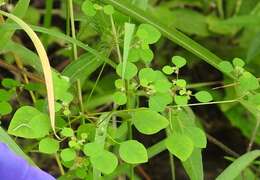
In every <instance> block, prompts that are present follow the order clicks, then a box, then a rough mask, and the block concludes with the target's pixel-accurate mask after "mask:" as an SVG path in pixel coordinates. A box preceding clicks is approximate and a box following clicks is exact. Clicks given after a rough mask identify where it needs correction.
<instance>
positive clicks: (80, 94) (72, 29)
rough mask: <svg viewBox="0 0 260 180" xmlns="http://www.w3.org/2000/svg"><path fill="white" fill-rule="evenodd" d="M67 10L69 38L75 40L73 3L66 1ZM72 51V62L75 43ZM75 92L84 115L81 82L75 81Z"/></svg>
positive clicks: (76, 54)
mask: <svg viewBox="0 0 260 180" xmlns="http://www.w3.org/2000/svg"><path fill="white" fill-rule="evenodd" d="M67 4H68V10H69V17H70V27H71V36H72V38H73V39H75V40H77V38H76V28H75V18H74V11H73V1H72V0H68V3H67ZM72 50H73V58H74V60H77V59H78V49H77V45H76V44H75V43H73V44H72ZM77 91H78V100H79V105H80V110H81V112H82V113H84V105H83V98H82V91H81V82H80V80H77Z"/></svg>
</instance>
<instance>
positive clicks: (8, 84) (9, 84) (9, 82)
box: [2, 78, 21, 89]
mask: <svg viewBox="0 0 260 180" xmlns="http://www.w3.org/2000/svg"><path fill="white" fill-rule="evenodd" d="M2 85H3V87H5V88H9V89H11V88H16V87H18V86H20V85H21V83H20V82H19V81H16V80H14V79H10V78H5V79H3V81H2Z"/></svg>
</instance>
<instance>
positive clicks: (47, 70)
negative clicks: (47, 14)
mask: <svg viewBox="0 0 260 180" xmlns="http://www.w3.org/2000/svg"><path fill="white" fill-rule="evenodd" d="M0 14H2V15H4V16H6V17H8V18H10V19H12V20H13V21H14V22H16V23H17V24H18V25H19V26H21V28H22V29H23V30H24V31H25V32H26V33H27V35H28V36H29V37H30V39H31V40H32V42H33V44H34V46H35V49H36V51H37V53H38V55H39V58H40V60H41V64H42V68H43V74H44V78H45V84H46V88H47V98H48V107H49V116H50V120H51V127H52V130H53V132H54V134H55V136H56V137H57V138H58V139H59V137H58V136H57V134H56V131H55V99H54V89H53V81H52V73H51V66H50V63H49V59H48V56H47V53H46V51H45V49H44V46H43V45H42V42H41V41H40V39H39V38H38V36H37V35H36V33H35V32H34V31H33V30H32V29H31V28H30V26H28V25H27V24H26V23H25V22H24V21H23V20H21V19H20V18H18V17H16V16H14V15H13V14H10V13H7V12H5V11H1V10H0Z"/></svg>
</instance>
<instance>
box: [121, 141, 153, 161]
mask: <svg viewBox="0 0 260 180" xmlns="http://www.w3.org/2000/svg"><path fill="white" fill-rule="evenodd" d="M119 155H120V157H121V158H122V159H123V160H124V161H125V162H127V163H129V164H139V163H145V162H147V161H148V155H147V151H146V149H145V147H144V145H143V144H141V143H139V142H138V141H136V140H128V141H125V142H123V143H121V144H120V148H119Z"/></svg>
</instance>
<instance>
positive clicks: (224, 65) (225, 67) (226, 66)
mask: <svg viewBox="0 0 260 180" xmlns="http://www.w3.org/2000/svg"><path fill="white" fill-rule="evenodd" d="M218 66H219V68H220V69H221V70H222V71H223V72H225V73H231V72H232V71H234V68H233V66H232V64H231V63H230V62H229V61H222V62H220V63H219V64H218Z"/></svg>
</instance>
